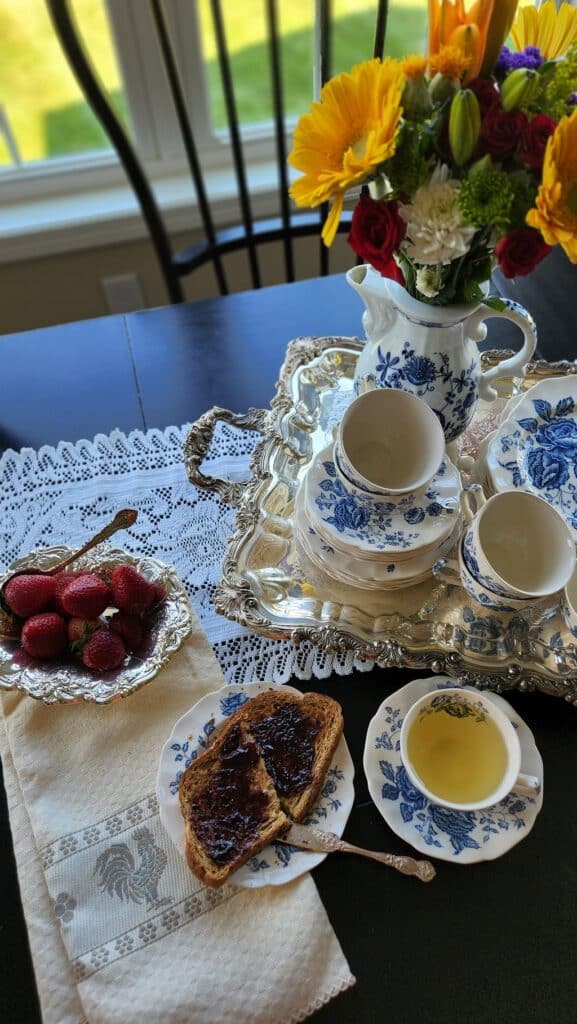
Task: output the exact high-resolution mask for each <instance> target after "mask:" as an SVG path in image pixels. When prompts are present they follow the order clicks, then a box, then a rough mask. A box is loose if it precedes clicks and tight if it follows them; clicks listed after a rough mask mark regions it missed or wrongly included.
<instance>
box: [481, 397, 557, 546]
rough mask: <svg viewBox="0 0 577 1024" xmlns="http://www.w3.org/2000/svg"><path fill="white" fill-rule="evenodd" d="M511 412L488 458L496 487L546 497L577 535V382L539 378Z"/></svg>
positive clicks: (488, 449) (509, 410) (499, 431)
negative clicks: (516, 489) (515, 489)
mask: <svg viewBox="0 0 577 1024" xmlns="http://www.w3.org/2000/svg"><path fill="white" fill-rule="evenodd" d="M506 412H508V415H507V418H506V419H505V420H504V421H503V422H502V423H501V426H500V427H499V428H498V430H497V431H496V432H495V435H494V436H493V438H492V440H491V442H490V444H489V445H488V447H487V453H486V457H485V458H486V466H487V474H488V478H489V482H490V484H491V487H492V489H493V490H494V491H496V492H499V491H505V490H511V489H512V488H519V489H521V490H524V491H531V492H532V493H533V494H536V495H538V497H540V498H544V500H545V501H547V502H548V503H549V504H550V505H552V506H553V507H554V508H556V509H557V511H558V512H560V513H561V515H562V516H563V518H564V519H565V520H566V522H567V523H568V524H569V526H570V528H571V530H572V531H573V534H574V537H575V539H577V382H575V381H574V380H572V379H571V378H570V377H552V378H550V379H549V380H542V381H539V383H537V384H535V385H534V386H533V387H532V388H530V389H529V391H527V392H526V393H525V394H524V395H523V396H522V398H521V399H520V400H518V401H517V402H516V403H515V404H514V405H513V406H512V408H510V409H508V410H506Z"/></svg>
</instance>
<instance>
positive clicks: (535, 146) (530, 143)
mask: <svg viewBox="0 0 577 1024" xmlns="http://www.w3.org/2000/svg"><path fill="white" fill-rule="evenodd" d="M556 127H557V122H556V121H554V120H553V118H552V117H548V116H547V114H537V115H536V117H534V118H533V120H532V121H529V124H528V125H527V127H526V128H525V131H524V132H523V137H522V139H521V146H520V148H519V152H518V153H517V158H518V159H519V160H521V162H522V163H524V164H529V167H535V168H536V170H541V167H542V166H543V157H544V156H545V149H546V148H547V141H548V139H549V137H550V136H551V135H552V134H553V132H554V131H555V129H556Z"/></svg>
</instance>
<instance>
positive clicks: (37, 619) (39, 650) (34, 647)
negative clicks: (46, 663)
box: [21, 612, 68, 658]
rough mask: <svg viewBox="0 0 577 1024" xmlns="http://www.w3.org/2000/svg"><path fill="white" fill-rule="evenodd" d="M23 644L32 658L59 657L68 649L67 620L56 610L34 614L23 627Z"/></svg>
mask: <svg viewBox="0 0 577 1024" xmlns="http://www.w3.org/2000/svg"><path fill="white" fill-rule="evenodd" d="M21 639H22V646H23V648H24V650H25V651H26V653H27V654H29V655H30V657H31V658H57V657H58V655H59V654H63V653H64V651H65V650H66V644H67V642H68V633H67V630H66V622H65V621H64V619H63V618H62V616H61V615H57V614H56V612H44V613H43V614H42V615H32V616H31V618H29V619H27V620H26V622H25V623H24V626H23V627H22V637H21Z"/></svg>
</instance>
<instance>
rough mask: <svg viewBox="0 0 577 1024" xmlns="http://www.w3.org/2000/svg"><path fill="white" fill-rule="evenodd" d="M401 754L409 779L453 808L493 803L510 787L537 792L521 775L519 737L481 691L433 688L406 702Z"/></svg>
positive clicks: (430, 796)
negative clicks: (406, 708)
mask: <svg viewBox="0 0 577 1024" xmlns="http://www.w3.org/2000/svg"><path fill="white" fill-rule="evenodd" d="M401 760H402V762H403V765H404V766H405V769H406V771H407V775H408V776H409V778H410V780H411V782H412V783H413V785H414V786H415V787H416V788H417V789H418V790H419V791H420V792H421V793H423V794H424V795H425V796H426V797H428V799H429V800H430V801H431V802H432V803H434V804H440V805H441V806H442V807H450V808H452V809H453V810H456V811H477V810H481V809H482V808H484V807H492V806H493V805H494V804H497V803H499V801H500V800H503V799H504V798H505V797H506V796H507V794H508V793H510V792H512V791H514V792H515V793H517V794H519V795H523V796H536V795H537V794H538V793H539V792H540V788H541V783H540V781H539V779H537V778H536V777H535V776H533V775H523V774H522V773H521V772H520V768H521V746H520V743H519V738H518V736H517V733H516V731H515V729H514V728H513V725H512V724H511V722H510V720H509V719H508V718H507V715H506V714H505V713H504V712H503V711H501V709H500V708H498V707H497V706H496V704H494V703H493V702H492V701H490V700H488V699H487V698H486V697H485V696H484V695H483V694H481V693H473V692H471V691H469V690H464V689H461V688H460V687H454V688H448V689H445V690H433V692H432V693H427V694H425V696H424V697H421V698H420V700H418V701H416V702H415V704H413V706H412V707H411V708H410V710H409V712H408V713H407V715H406V716H405V719H404V721H403V725H402V728H401Z"/></svg>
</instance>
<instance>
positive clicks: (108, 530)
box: [0, 508, 138, 606]
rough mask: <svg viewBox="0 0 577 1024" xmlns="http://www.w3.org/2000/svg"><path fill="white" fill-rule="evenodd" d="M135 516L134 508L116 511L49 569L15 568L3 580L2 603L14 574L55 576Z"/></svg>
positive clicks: (126, 526)
mask: <svg viewBox="0 0 577 1024" xmlns="http://www.w3.org/2000/svg"><path fill="white" fill-rule="evenodd" d="M137 516H138V512H137V511H136V509H134V508H123V509H121V510H120V512H117V513H116V515H115V516H114V519H113V520H112V522H110V523H108V525H107V526H104V527H103V528H102V530H99V531H98V533H97V534H95V535H94V537H91V539H90V540H89V541H87V542H86V544H84V545H83V546H82V547H81V548H79V549H78V551H74V552H73V553H72V554H71V555H68V557H67V558H64V559H62V560H61V561H60V562H57V563H56V565H53V566H52V568H51V569H36V568H34V566H28V568H27V569H17V570H16V572H13V573H11V574H10V576H8V578H7V579H5V580H4V583H3V584H2V587H1V589H0V599H2V600H3V602H4V605H5V606H7V602H6V598H5V597H4V590H5V588H6V584H7V583H9V582H10V580H13V579H14V577H15V576H55V575H56V573H58V572H62V570H63V569H65V568H66V567H67V566H69V565H72V563H73V562H75V561H76V560H77V559H78V558H80V557H81V555H85V554H86V553H87V552H88V551H92V548H95V547H96V545H97V544H101V543H102V541H103V540H108V538H109V537H112V535H113V533H116V532H117V531H118V530H126V529H127V528H128V527H129V526H132V525H133V524H134V523H135V522H136V518H137Z"/></svg>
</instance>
